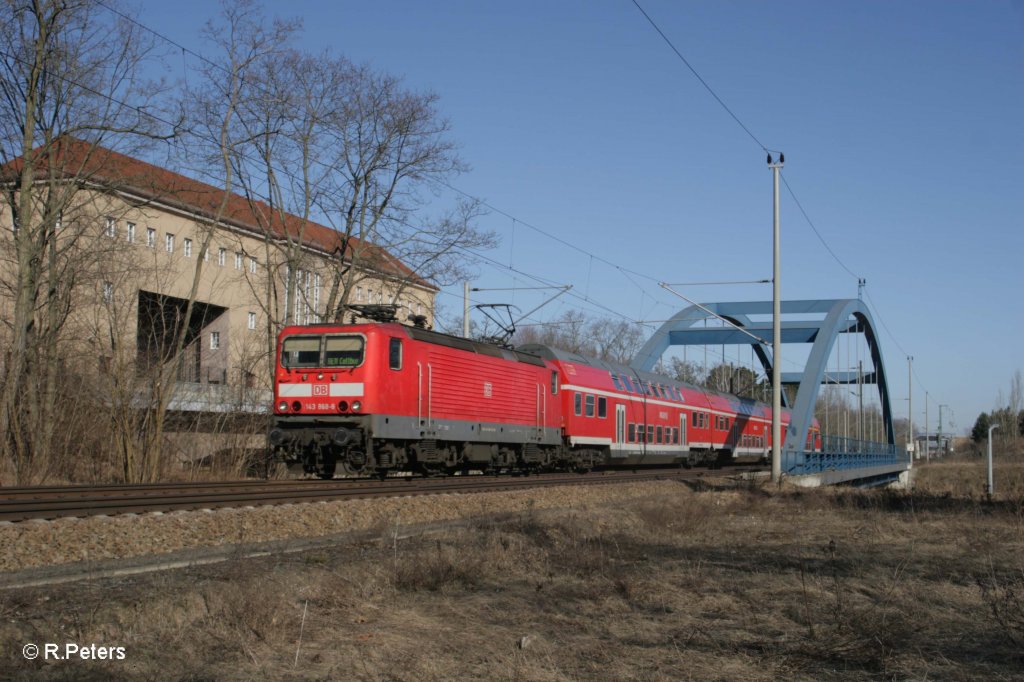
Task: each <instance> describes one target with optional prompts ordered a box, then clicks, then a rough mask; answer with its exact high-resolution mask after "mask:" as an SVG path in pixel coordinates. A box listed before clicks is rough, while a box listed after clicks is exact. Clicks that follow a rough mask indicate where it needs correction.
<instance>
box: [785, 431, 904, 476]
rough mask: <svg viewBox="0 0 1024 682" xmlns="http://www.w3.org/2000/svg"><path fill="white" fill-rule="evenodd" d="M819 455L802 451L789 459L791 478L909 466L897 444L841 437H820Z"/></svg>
mask: <svg viewBox="0 0 1024 682" xmlns="http://www.w3.org/2000/svg"><path fill="white" fill-rule="evenodd" d="M821 441H822V442H821V452H809V451H807V452H802V453H798V454H797V455H796V456H795V457H793V458H791V461H790V462H789V464H790V466H789V467H787V469H788V471H789V473H790V474H791V475H799V474H810V473H819V472H822V471H829V470H838V469H866V468H870V467H878V466H889V465H900V464H905V465H909V463H910V455H909V454H907V453H906V452H905V451H904V450H902V449H900V448H899V447H897V446H896V445H891V444H889V443H879V442H876V441H869V440H858V439H856V438H842V437H840V436H822V439H821Z"/></svg>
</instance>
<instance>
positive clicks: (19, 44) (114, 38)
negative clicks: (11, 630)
mask: <svg viewBox="0 0 1024 682" xmlns="http://www.w3.org/2000/svg"><path fill="white" fill-rule="evenodd" d="M0 25H2V26H3V27H4V28H3V31H0V95H2V96H0V163H2V177H0V183H2V188H3V201H4V207H5V208H6V209H7V210H9V220H10V227H11V229H10V231H5V233H4V234H3V236H2V237H0V240H2V243H0V248H2V249H3V251H4V253H5V254H7V258H6V259H5V261H4V262H3V267H2V277H3V286H4V287H5V289H6V291H5V292H4V293H5V294H6V295H7V296H8V297H9V300H10V301H11V311H10V316H9V327H8V328H7V329H6V330H5V331H6V332H7V333H8V335H9V343H8V344H6V345H7V347H8V352H7V354H6V356H5V358H4V367H3V384H2V388H0V438H2V443H0V447H2V448H3V452H4V454H5V455H6V457H7V458H8V461H9V462H10V463H11V464H13V466H14V470H15V475H16V478H17V479H18V480H19V481H26V480H29V479H30V478H31V477H32V476H33V473H32V467H31V466H30V464H31V463H32V461H33V460H34V459H36V458H38V457H39V456H41V455H42V454H45V453H47V452H48V451H49V450H50V449H51V447H52V445H53V438H54V433H55V429H57V428H58V424H59V417H60V416H61V415H60V410H59V409H58V397H59V395H60V391H59V390H58V388H59V386H60V384H61V382H62V381H65V380H66V379H65V378H64V377H62V376H61V375H60V368H61V361H62V357H61V350H60V343H61V339H62V330H63V329H64V327H65V324H66V323H67V320H68V317H69V314H70V312H71V310H72V301H73V295H74V292H75V291H76V288H78V287H81V286H83V285H86V284H88V283H89V277H87V276H85V275H86V272H85V270H83V262H88V261H83V259H82V257H81V249H80V242H81V241H82V240H83V239H86V238H88V237H90V236H95V235H96V234H97V233H98V232H99V231H101V230H102V229H103V221H104V220H105V217H104V213H103V207H102V205H98V203H97V201H96V197H97V196H98V195H97V194H96V193H95V192H91V190H94V189H97V188H102V187H103V186H105V185H109V184H110V182H111V180H110V178H107V177H104V176H103V174H102V169H103V163H102V159H100V158H97V157H98V156H100V155H102V153H103V152H102V151H101V148H100V145H101V144H103V145H105V146H106V147H108V148H109V147H116V146H119V147H121V148H122V149H125V148H126V147H132V146H138V145H141V144H144V143H145V142H146V141H148V140H151V139H152V138H153V137H155V136H157V135H160V134H161V130H160V129H161V127H162V126H161V125H160V123H159V121H158V119H157V118H154V117H153V116H151V115H149V114H147V113H144V112H145V111H150V112H157V113H158V112H161V111H162V107H161V99H162V96H163V94H164V92H165V89H164V87H163V86H162V84H159V83H156V84H154V83H151V82H147V81H144V80H143V78H142V77H141V75H140V74H141V73H142V66H143V65H144V63H145V62H146V60H147V59H149V58H150V57H151V56H153V55H154V52H153V46H152V43H151V42H150V41H149V40H148V38H147V35H146V34H144V33H143V32H142V31H140V30H139V29H138V27H137V25H135V24H133V23H132V22H130V21H128V20H126V19H121V18H119V17H117V16H116V15H113V14H111V13H110V12H109V11H108V10H107V9H105V8H104V7H103V6H102V5H101V4H100V3H98V2H96V1H95V0H29V1H23V2H18V1H16V0H3V2H2V3H0ZM164 134H169V133H167V132H164ZM87 190H88V191H87ZM100 203H102V202H100ZM89 258H91V259H92V262H95V259H96V254H95V253H93V254H91V255H90V256H89Z"/></svg>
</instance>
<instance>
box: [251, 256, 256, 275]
mask: <svg viewBox="0 0 1024 682" xmlns="http://www.w3.org/2000/svg"><path fill="white" fill-rule="evenodd" d="M249 272H252V273H255V272H256V259H255V258H252V257H250V258H249Z"/></svg>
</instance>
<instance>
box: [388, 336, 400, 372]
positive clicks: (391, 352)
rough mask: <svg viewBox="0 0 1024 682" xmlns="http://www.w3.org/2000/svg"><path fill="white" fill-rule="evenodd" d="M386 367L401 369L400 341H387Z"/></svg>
mask: <svg viewBox="0 0 1024 682" xmlns="http://www.w3.org/2000/svg"><path fill="white" fill-rule="evenodd" d="M388 367H390V368H391V369H402V339H390V340H389V341H388Z"/></svg>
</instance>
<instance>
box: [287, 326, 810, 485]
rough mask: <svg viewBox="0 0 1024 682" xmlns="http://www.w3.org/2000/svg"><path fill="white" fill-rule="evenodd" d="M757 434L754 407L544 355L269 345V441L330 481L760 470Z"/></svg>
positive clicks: (354, 340)
mask: <svg viewBox="0 0 1024 682" xmlns="http://www.w3.org/2000/svg"><path fill="white" fill-rule="evenodd" d="M788 420H789V415H788V413H784V414H783V424H784V425H785V424H786V423H788ZM770 424H771V409H770V407H769V406H767V405H764V404H763V403H758V402H755V401H753V400H748V399H742V398H738V397H736V396H730V395H726V394H720V393H716V392H713V391H707V390H704V389H700V388H697V387H694V386H690V385H686V384H681V383H679V382H675V381H672V380H669V379H667V378H665V377H662V376H659V375H656V374H651V373H646V372H637V371H635V370H633V369H631V368H629V367H626V366H623V365H616V364H613V363H607V362H603V361H597V360H593V359H589V358H585V357H582V356H579V355H576V354H573V353H567V352H564V351H559V350H556V349H551V348H548V347H545V346H533V345H531V346H523V347H520V348H518V349H515V350H512V349H508V348H502V347H499V346H495V345H491V344H487V343H482V342H477V341H470V340H468V339H463V338H459V337H454V336H449V335H446V334H440V333H438V332H433V331H428V330H426V329H421V328H418V327H408V326H404V325H401V324H398V323H393V322H390V323H367V324H350V325H341V324H320V325H310V326H301V327H299V326H293V327H286V328H285V329H284V330H283V331H282V332H281V334H280V336H279V338H278V349H277V369H276V376H275V378H274V426H273V428H272V430H271V432H270V436H269V439H270V443H271V446H272V448H273V449H274V450H275V451H276V452H277V453H278V454H279V455H280V456H281V457H282V458H283V459H284V461H285V462H286V463H288V464H301V465H302V466H303V468H304V469H305V471H307V472H309V473H316V474H317V475H319V476H321V477H324V478H329V477H331V476H333V475H335V473H345V474H368V473H376V474H378V475H386V474H387V473H388V472H389V471H414V472H420V473H452V472H456V471H469V470H483V471H495V472H496V471H503V470H504V471H530V470H558V469H562V470H566V469H575V470H587V469H590V468H593V467H606V466H631V467H635V466H643V465H659V464H660V465H679V464H682V465H689V464H693V463H707V462H721V461H723V460H726V461H727V460H740V459H753V460H761V459H765V458H766V457H767V454H768V453H769V452H770V450H771V427H770ZM818 438H819V436H818V432H817V424H815V426H814V428H812V430H811V433H810V434H809V441H808V446H809V447H810V448H812V449H814V448H817V447H819V446H820V442H819V441H818Z"/></svg>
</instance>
